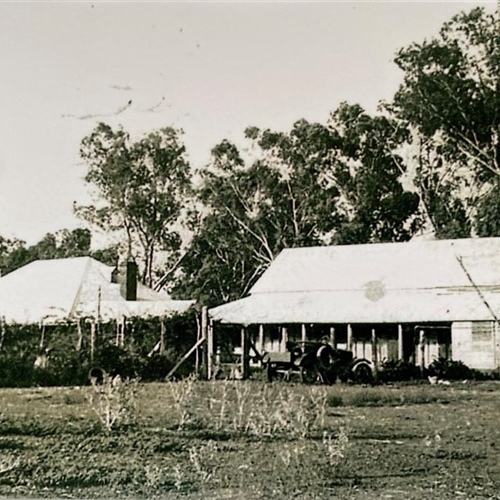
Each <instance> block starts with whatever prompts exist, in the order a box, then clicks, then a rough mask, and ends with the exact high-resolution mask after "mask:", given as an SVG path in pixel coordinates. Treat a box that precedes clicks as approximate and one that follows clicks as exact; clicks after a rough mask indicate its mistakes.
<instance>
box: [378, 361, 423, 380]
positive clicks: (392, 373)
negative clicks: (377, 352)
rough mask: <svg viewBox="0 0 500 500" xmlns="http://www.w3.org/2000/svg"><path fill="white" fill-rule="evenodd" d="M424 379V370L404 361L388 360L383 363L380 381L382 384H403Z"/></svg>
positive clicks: (379, 373) (379, 376)
mask: <svg viewBox="0 0 500 500" xmlns="http://www.w3.org/2000/svg"><path fill="white" fill-rule="evenodd" d="M419 378H422V370H421V369H420V367H418V366H416V365H415V364H414V363H410V362H409V361H404V360H401V359H400V360H386V361H384V362H383V363H381V365H380V368H379V372H378V379H379V380H380V381H381V382H402V381H406V380H415V379H419Z"/></svg>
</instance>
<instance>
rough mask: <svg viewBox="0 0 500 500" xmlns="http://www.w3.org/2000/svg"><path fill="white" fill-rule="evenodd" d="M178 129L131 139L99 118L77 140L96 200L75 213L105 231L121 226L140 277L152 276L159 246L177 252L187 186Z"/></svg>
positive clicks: (149, 280) (146, 280)
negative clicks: (140, 262) (95, 124)
mask: <svg viewBox="0 0 500 500" xmlns="http://www.w3.org/2000/svg"><path fill="white" fill-rule="evenodd" d="M180 135H181V131H179V130H176V129H174V128H163V129H160V130H156V131H153V132H151V133H150V134H148V135H146V136H145V137H143V138H142V139H139V140H137V141H133V140H132V139H131V137H130V135H129V134H128V133H127V132H125V131H124V130H123V129H122V128H119V129H116V130H113V129H112V128H111V127H110V126H108V125H106V124H104V123H99V124H98V125H97V126H96V128H95V129H94V130H93V131H92V133H91V134H90V135H88V136H87V137H85V138H84V139H83V141H82V143H81V147H80V154H81V157H82V158H83V159H84V161H85V162H86V164H87V173H86V176H85V180H86V181H87V182H88V183H89V184H91V185H92V186H93V187H94V188H95V189H96V193H97V196H98V199H97V203H96V204H94V205H89V206H80V207H77V208H76V212H77V214H78V215H79V216H81V217H82V218H84V219H86V220H87V221H89V222H91V223H92V224H95V225H97V226H98V227H100V228H101V229H103V230H105V231H109V232H113V231H120V230H123V231H124V233H125V234H126V238H127V246H128V252H129V253H130V254H134V253H136V254H137V256H138V257H139V258H140V259H141V260H142V281H143V282H144V283H145V284H148V285H151V284H152V283H153V280H154V262H155V256H156V254H157V253H158V252H159V251H165V252H167V253H169V252H170V253H172V252H173V253H175V252H178V250H179V247H180V242H181V237H180V234H179V230H178V228H177V227H176V223H177V221H178V219H179V216H180V214H181V212H182V207H183V203H184V199H185V197H186V195H187V194H188V193H189V189H190V167H189V163H188V161H187V158H186V150H185V147H184V145H183V144H182V142H181V137H180Z"/></svg>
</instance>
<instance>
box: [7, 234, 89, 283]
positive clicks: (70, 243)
mask: <svg viewBox="0 0 500 500" xmlns="http://www.w3.org/2000/svg"><path fill="white" fill-rule="evenodd" d="M91 239H92V236H91V233H90V231H89V230H88V229H73V230H71V231H70V230H68V229H62V230H60V231H56V232H55V233H47V234H46V235H45V236H44V237H43V238H42V239H41V240H40V241H39V242H38V243H36V244H34V245H31V246H29V247H26V243H25V242H24V241H22V240H18V239H13V240H9V239H6V238H2V237H1V236H0V270H1V271H2V273H3V274H7V273H9V272H12V271H14V270H16V269H18V268H19V267H22V266H25V265H26V264H29V263H30V262H33V261H35V260H44V259H60V258H65V257H82V256H86V255H90V245H91Z"/></svg>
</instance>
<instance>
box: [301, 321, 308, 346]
mask: <svg viewBox="0 0 500 500" xmlns="http://www.w3.org/2000/svg"><path fill="white" fill-rule="evenodd" d="M301 340H302V342H306V340H307V327H306V325H304V324H303V325H302V328H301Z"/></svg>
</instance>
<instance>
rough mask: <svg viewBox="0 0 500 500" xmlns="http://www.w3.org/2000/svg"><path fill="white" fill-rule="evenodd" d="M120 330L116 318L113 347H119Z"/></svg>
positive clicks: (120, 326)
mask: <svg viewBox="0 0 500 500" xmlns="http://www.w3.org/2000/svg"><path fill="white" fill-rule="evenodd" d="M121 328H122V325H121V323H120V320H119V319H118V318H117V319H116V335H115V346H116V347H118V346H119V345H120V330H121Z"/></svg>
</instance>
